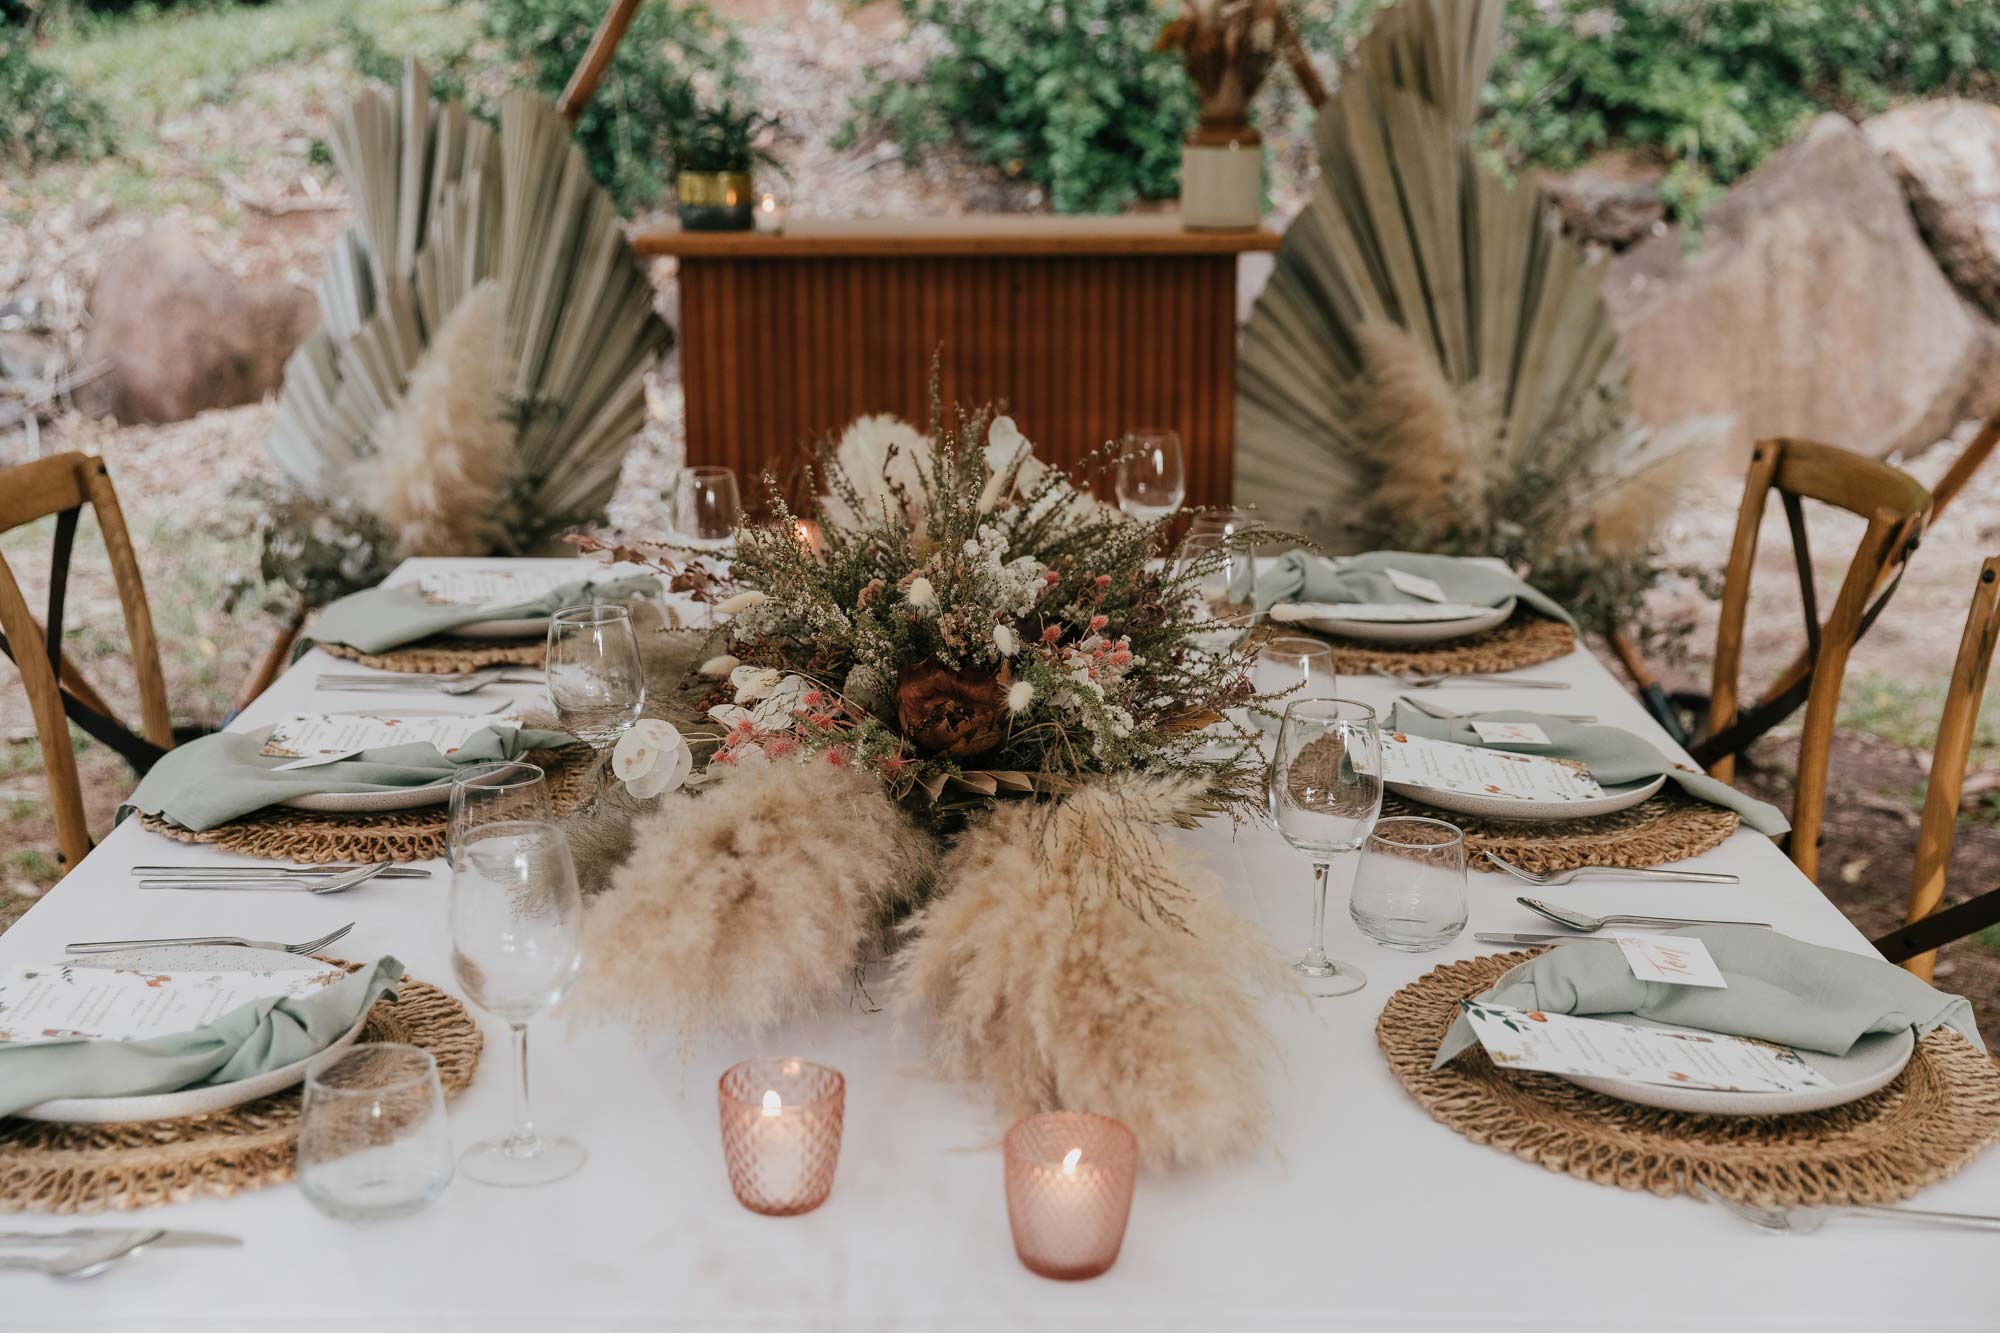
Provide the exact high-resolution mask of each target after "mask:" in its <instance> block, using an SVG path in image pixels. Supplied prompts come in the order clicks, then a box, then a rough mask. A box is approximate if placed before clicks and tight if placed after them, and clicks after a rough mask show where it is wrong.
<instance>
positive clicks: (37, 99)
mask: <svg viewBox="0 0 2000 1333" xmlns="http://www.w3.org/2000/svg"><path fill="white" fill-rule="evenodd" d="M109 151H111V121H110V116H109V115H108V114H107V113H106V111H105V109H104V106H103V104H102V103H100V102H98V101H97V100H96V99H95V98H92V97H89V96H86V95H85V94H83V93H80V92H78V91H77V90H76V89H75V88H74V87H72V86H71V85H70V83H69V81H68V80H67V79H65V78H63V76H62V75H60V74H58V73H56V72H55V71H54V70H52V69H50V68H49V67H48V66H46V65H44V64H42V63H40V62H39V61H37V60H36V59H35V52H34V33H33V30H32V28H31V27H30V26H29V25H27V24H25V23H24V24H20V25H13V24H8V25H5V26H0V162H6V161H10V160H11V161H14V162H50V161H56V160H58V159H61V158H93V157H102V156H103V155H104V154H106V153H108V152H109Z"/></svg>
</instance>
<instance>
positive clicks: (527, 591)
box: [417, 569, 577, 607]
mask: <svg viewBox="0 0 2000 1333" xmlns="http://www.w3.org/2000/svg"><path fill="white" fill-rule="evenodd" d="M576 579H577V575H575V574H567V575H565V574H558V573H556V572H554V571H553V570H546V569H540V570H534V569H440V570H435V571H433V572H431V573H428V574H425V575H423V576H422V577H421V578H419V579H418V580H417V587H418V589H419V590H420V591H421V592H422V593H423V595H424V600H425V601H427V602H430V603H432V604H434V605H439V606H491V607H503V606H518V605H520V604H521V603H522V602H529V601H533V600H534V599H535V598H537V597H540V596H541V595H542V594H543V593H546V592H548V591H550V590H551V589H553V588H558V587H560V586H562V585H563V584H564V583H573V582H575V581H576Z"/></svg>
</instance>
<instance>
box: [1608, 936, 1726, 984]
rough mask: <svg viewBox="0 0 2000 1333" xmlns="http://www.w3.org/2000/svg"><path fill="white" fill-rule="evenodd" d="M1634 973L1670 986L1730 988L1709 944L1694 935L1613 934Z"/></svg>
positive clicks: (1644, 978)
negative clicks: (1709, 950) (1711, 952)
mask: <svg viewBox="0 0 2000 1333" xmlns="http://www.w3.org/2000/svg"><path fill="white" fill-rule="evenodd" d="M1611 939H1612V941H1613V942H1614V943H1616V944H1617V945H1618V950H1619V952H1620V953H1623V954H1624V955H1625V961H1626V962H1627V963H1629V964H1631V966H1632V975H1633V976H1635V977H1637V978H1639V980H1641V981H1664V982H1666V983H1667V984H1668V985H1670V986H1712V987H1714V988H1715V989H1717V990H1727V989H1729V983H1728V982H1727V981H1724V980H1723V979H1722V969H1721V968H1719V967H1717V966H1716V965H1715V959H1713V958H1711V957H1709V954H1708V946H1707V945H1706V944H1703V943H1702V942H1701V941H1700V940H1698V939H1696V938H1695V937H1694V936H1692V935H1613V936H1612V937H1611Z"/></svg>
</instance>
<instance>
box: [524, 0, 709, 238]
mask: <svg viewBox="0 0 2000 1333" xmlns="http://www.w3.org/2000/svg"><path fill="white" fill-rule="evenodd" d="M604 10H605V0H486V28H487V31H488V32H489V33H490V34H491V35H492V36H493V37H495V38H497V39H498V40H499V42H500V44H501V47H502V49H503V50H504V51H505V52H506V54H507V56H508V57H509V58H510V59H514V60H519V61H521V62H523V63H524V64H525V65H526V67H527V70H528V82H529V83H530V84H531V85H532V86H533V87H535V88H536V89H538V90H539V91H540V92H542V93H543V94H545V95H547V96H548V97H549V98H551V99H553V98H555V97H556V96H558V95H559V94H560V93H561V92H562V90H563V86H564V85H565V84H567V83H568V82H569V77H570V75H571V74H572V73H573V72H575V70H576V67H577V65H578V64H579V63H581V62H582V60H583V53H584V49H585V48H586V47H587V46H589V45H590V38H591V34H592V33H593V32H594V31H595V30H596V28H597V24H598V22H599V20H601V19H602V18H603V17H604ZM744 57H745V51H744V47H743V42H742V39H741V38H740V37H739V36H737V33H736V30H735V29H734V28H733V27H732V26H731V25H729V24H728V23H726V22H724V21H723V20H722V19H720V18H718V17H716V15H715V13H714V11H713V10H711V9H709V7H708V6H707V5H706V4H704V3H702V0H647V3H645V4H642V5H640V6H639V8H638V10H637V12H636V13H635V14H634V15H633V18H632V27H631V29H630V31H628V32H627V33H626V34H625V40H624V41H623V42H621V43H619V46H618V53H617V55H615V56H614V57H613V58H612V61H611V67H610V69H608V70H607V71H605V75H604V80H603V82H601V83H600V84H598V86H597V94H596V96H594V97H593V98H591V100H590V104H589V105H588V106H587V107H585V108H584V112H583V115H582V116H581V117H580V118H579V119H578V121H577V126H576V140H577V143H578V144H579V145H580V146H581V147H582V149H583V154H584V158H585V160H586V161H588V162H589V163H590V171H591V174H592V175H593V176H595V177H596V178H597V180H598V183H599V184H601V185H603V186H604V188H605V189H606V190H608V191H610V193H611V197H612V198H613V199H615V200H616V201H617V202H618V206H619V208H621V209H623V210H624V211H626V212H628V213H629V212H631V211H632V210H633V209H634V208H637V207H641V206H643V205H647V204H652V203H657V202H658V201H659V200H660V199H661V198H662V196H664V195H665V193H666V188H667V161H668V145H669V143H671V142H672V140H673V138H674V136H675V134H676V133H677V132H678V131H679V130H680V128H681V127H682V126H684V125H686V124H687V123H689V122H690V121H691V120H692V119H693V117H694V115H695V113H696V111H697V110H698V108H699V107H700V105H701V102H702V98H701V97H700V96H699V95H698V93H697V91H696V82H697V80H698V79H699V80H702V81H703V82H707V83H710V84H712V85H713V89H712V91H713V92H714V93H717V94H720V95H723V96H729V95H732V94H734V95H738V96H741V95H742V94H743V93H744V92H745V89H744V84H743V79H742V75H741V69H742V65H743V61H744Z"/></svg>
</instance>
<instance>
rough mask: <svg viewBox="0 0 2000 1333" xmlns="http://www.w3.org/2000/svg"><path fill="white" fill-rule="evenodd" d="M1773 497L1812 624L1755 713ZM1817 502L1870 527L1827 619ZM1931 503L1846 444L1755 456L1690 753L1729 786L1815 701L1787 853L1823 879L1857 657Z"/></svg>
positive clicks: (1781, 443)
mask: <svg viewBox="0 0 2000 1333" xmlns="http://www.w3.org/2000/svg"><path fill="white" fill-rule="evenodd" d="M1774 491H1775V492H1776V493H1777V495H1778V498H1779V501H1780V502H1781V503H1782V504H1783V506H1784V510H1785V519H1786V522H1787V524H1788V526H1789V527H1790V529H1791V536H1792V558H1793V563H1794V564H1795V566H1796V567H1797V571H1798V581H1799V602H1800V609H1801V611H1802V612H1803V613H1804V620H1805V635H1806V650H1805V653H1804V655H1803V663H1804V667H1805V669H1804V670H1803V671H1797V670H1796V669H1795V670H1794V671H1788V672H1787V673H1785V676H1784V677H1781V678H1780V681H1779V684H1778V685H1777V686H1776V687H1774V688H1773V689H1772V690H1771V691H1770V692H1769V693H1768V694H1766V695H1765V696H1763V697H1762V698H1760V699H1759V700H1757V702H1755V703H1752V704H1749V705H1747V706H1744V705H1740V704H1739V702H1738V694H1737V678H1738V675H1739V674H1740V672H1741V669H1742V664H1743V633H1744V624H1745V620H1746V618H1747V614H1748V611H1749V605H1750V575H1751V571H1752V570H1753V569H1754V568H1755V566H1756V563H1757V534H1758V529H1759V528H1760V527H1761V525H1762V522H1763V518H1764V510H1765V507H1766V505H1767V504H1768V502H1769V500H1770V497H1771V494H1772V492H1774ZM1806 500H1814V501H1818V502H1819V503H1821V504H1826V505H1830V506H1833V507H1834V508H1838V509H1844V510H1846V511H1848V512H1849V513H1852V514H1856V515H1859V516H1860V517H1862V518H1863V519H1866V520H1867V523H1868V527H1867V530H1866V531H1865V532H1863V533H1862V536H1861V541H1860V542H1859V544H1858V545H1857V546H1856V547H1855V550H1854V558H1853V560H1852V562H1851V563H1850V564H1849V565H1848V567H1847V576H1846V577H1845V578H1844V579H1842V580H1841V584H1840V591H1839V593H1838V594H1837V595H1836V596H1835V598H1834V602H1833V609H1832V610H1831V611H1830V612H1829V613H1828V614H1827V616H1826V618H1825V619H1824V620H1822V619H1821V618H1820V612H1819V592H1818V588H1817V585H1816V581H1815V579H1814V577H1813V568H1812V548H1811V545H1810V543H1809V541H1808V540H1807V533H1806V521H1805V508H1804V501H1806ZM1930 507H1931V496H1930V492H1929V491H1927V490H1925V489H1924V487H1923V486H1922V485H1921V484H1920V483H1918V482H1917V480H1916V479H1915V478H1913V477H1911V476H1909V475H1908V474H1906V473H1903V472H1900V471H1898V470H1897V469H1895V468H1893V467H1890V466H1889V465H1888V464H1887V463H1881V462H1877V461H1876V460H1874V459H1872V458H1864V457H1863V456H1861V455H1860V454H1855V453H1850V452H1848V451H1847V450H1845V449H1836V448H1834V447H1833V446H1832V445H1829V444H1814V443H1812V442H1811V441H1808V440H1791V439H1775V440H1762V441H1759V442H1758V444H1757V445H1756V447H1755V448H1754V449H1753V450H1752V451H1751V455H1750V472H1749V476H1748V478H1747V479H1746V481H1745V482H1744V486H1743V505H1742V508H1741V509H1740V510H1738V512H1737V517H1736V537H1735V540H1734V542H1733V543H1732V544H1731V546H1730V550H1729V566H1728V572H1727V574H1726V575H1725V579H1724V583H1723V591H1722V617H1721V621H1720V623H1719V624H1718V626H1717V628H1716V643H1715V675H1714V683H1713V686H1712V688H1711V691H1710V694H1709V709H1708V735H1707V737H1706V739H1704V740H1703V741H1701V742H1700V743H1699V744H1697V745H1695V746H1694V747H1693V748H1692V750H1691V753H1692V754H1693V755H1694V758H1695V760H1696V762H1698V763H1700V764H1701V765H1703V766H1704V767H1705V768H1707V769H1708V771H1709V772H1710V773H1712V774H1713V775H1714V776H1716V777H1718V778H1721V779H1722V780H1723V781H1725V782H1727V781H1729V780H1730V779H1731V778H1733V777H1734V776H1735V763H1736V756H1737V755H1738V754H1739V753H1741V752H1742V751H1743V750H1744V749H1745V748H1746V747H1747V746H1748V745H1749V743H1750V742H1751V741H1753V740H1755V739H1756V738H1757V737H1759V736H1761V735H1763V734H1764V733H1765V732H1767V731H1769V730H1770V729H1771V728H1772V727H1773V726H1776V725H1777V724H1778V723H1779V722H1781V721H1783V720H1784V719H1785V718H1787V717H1789V716H1790V715H1791V714H1792V713H1793V712H1794V711H1795V710H1797V708H1798V706H1799V704H1800V703H1801V702H1804V704H1805V710H1806V711H1805V724H1804V733H1803V735H1802V736H1801V737H1800V740H1799V762H1798V785H1797V788H1796V790H1795V791H1794V793H1793V798H1792V831H1791V833H1790V835H1789V843H1788V850H1789V853H1790V855H1791V858H1792V863H1793V864H1794V865H1796V866H1798V868H1799V869H1800V870H1802V871H1804V872H1805V873H1806V875H1807V876H1808V877H1809V878H1812V879H1814V880H1817V879H1818V877H1819V840H1820V825H1821V822H1822V818H1823V816H1824V813H1825V804H1826V774H1827V763H1828V759H1829V757H1830V755H1831V753H1832V748H1833V733H1834V722H1835V719H1836V718H1837V717H1838V715H1839V710H1840V686H1841V681H1842V680H1843V679H1844V678H1845V677H1846V674H1847V659H1848V655H1849V654H1850V653H1851V652H1852V651H1853V649H1854V644H1855V642H1856V640H1858V639H1859V638H1860V637H1861V636H1862V634H1863V633H1865V632H1866V631H1867V629H1868V627H1869V625H1871V624H1873V623H1874V620H1875V617H1876V616H1877V615H1879V614H1880V613H1881V610H1882V608H1883V606H1884V605H1885V604H1886V603H1887V602H1888V600H1889V595H1890V594H1891V593H1893V592H1894V591H1895V588H1896V584H1897V582H1898V581H1899V580H1900V578H1901V568H1902V566H1903V564H1904V562H1906V561H1907V560H1908V559H1909V557H1910V554H1911V552H1913V551H1914V550H1915V549H1916V547H1917V543H1918V541H1919V540H1920V539H1921V538H1922V536H1923V532H1924V524H1925V521H1926V519H1927V517H1928V516H1929V513H1930ZM1878 590H1879V591H1878Z"/></svg>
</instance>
